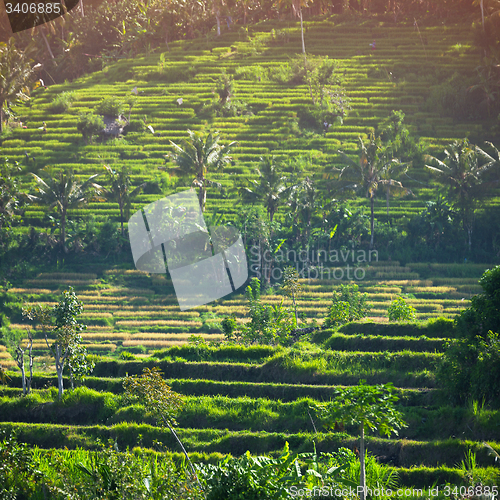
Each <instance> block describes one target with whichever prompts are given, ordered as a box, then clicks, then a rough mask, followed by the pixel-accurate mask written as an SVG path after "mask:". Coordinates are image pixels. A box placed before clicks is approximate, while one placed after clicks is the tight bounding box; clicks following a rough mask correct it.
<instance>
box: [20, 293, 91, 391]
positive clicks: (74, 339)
mask: <svg viewBox="0 0 500 500" xmlns="http://www.w3.org/2000/svg"><path fill="white" fill-rule="evenodd" d="M82 312H83V303H82V302H81V301H80V300H78V298H77V296H76V294H75V292H74V291H73V288H72V287H70V289H69V291H68V290H65V291H64V292H63V297H62V299H61V300H60V301H59V303H58V304H56V305H55V306H53V307H48V306H41V305H39V304H38V305H36V306H28V307H26V308H24V310H23V314H24V316H25V317H26V318H27V319H29V320H31V321H36V322H37V323H38V325H39V326H40V328H41V330H42V335H43V337H44V339H45V343H46V344H47V347H48V348H49V351H50V353H51V354H52V356H53V357H54V360H55V365H56V372H57V385H58V388H59V399H61V398H62V395H63V391H64V383H63V372H64V367H65V365H66V363H67V361H68V360H69V358H70V356H71V355H72V353H73V350H74V347H75V345H78V344H80V342H81V335H80V334H81V332H82V331H83V330H84V329H85V328H87V327H86V326H85V325H83V324H81V323H79V322H78V320H77V317H78V316H79V315H80V314H81V313H82Z"/></svg>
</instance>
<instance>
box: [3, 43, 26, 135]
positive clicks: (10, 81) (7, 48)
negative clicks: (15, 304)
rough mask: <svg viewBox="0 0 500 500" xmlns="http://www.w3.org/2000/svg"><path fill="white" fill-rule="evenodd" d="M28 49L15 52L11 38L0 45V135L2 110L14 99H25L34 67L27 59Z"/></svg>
mask: <svg viewBox="0 0 500 500" xmlns="http://www.w3.org/2000/svg"><path fill="white" fill-rule="evenodd" d="M29 50H30V49H26V50H25V51H24V52H22V51H20V50H17V49H16V47H15V45H14V41H13V39H12V38H10V39H9V41H8V43H0V133H1V132H3V109H4V105H5V104H9V103H10V102H12V101H14V100H15V99H26V98H27V94H28V93H29V89H28V87H27V85H28V82H29V80H30V78H31V76H32V74H33V71H34V67H32V65H31V62H30V60H29V58H28V54H29Z"/></svg>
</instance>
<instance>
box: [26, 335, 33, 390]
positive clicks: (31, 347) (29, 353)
mask: <svg viewBox="0 0 500 500" xmlns="http://www.w3.org/2000/svg"><path fill="white" fill-rule="evenodd" d="M28 338H29V346H28V355H29V358H30V378H29V379H28V387H27V393H28V394H29V393H30V392H31V384H32V383H33V335H32V334H31V333H30V334H29V337H28Z"/></svg>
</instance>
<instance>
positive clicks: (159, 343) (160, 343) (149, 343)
mask: <svg viewBox="0 0 500 500" xmlns="http://www.w3.org/2000/svg"><path fill="white" fill-rule="evenodd" d="M186 342H187V341H182V340H127V341H125V342H124V343H123V347H132V346H135V345H143V346H144V347H153V348H155V349H161V348H162V347H169V346H172V345H182V344H185V343H186Z"/></svg>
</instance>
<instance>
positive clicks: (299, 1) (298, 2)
mask: <svg viewBox="0 0 500 500" xmlns="http://www.w3.org/2000/svg"><path fill="white" fill-rule="evenodd" d="M276 3H277V5H278V6H282V5H286V6H291V8H292V12H293V15H294V16H299V19H300V34H301V39H302V53H303V54H304V60H305V54H306V45H305V42H304V26H303V21H302V7H308V4H309V3H310V2H309V0H276Z"/></svg>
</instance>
